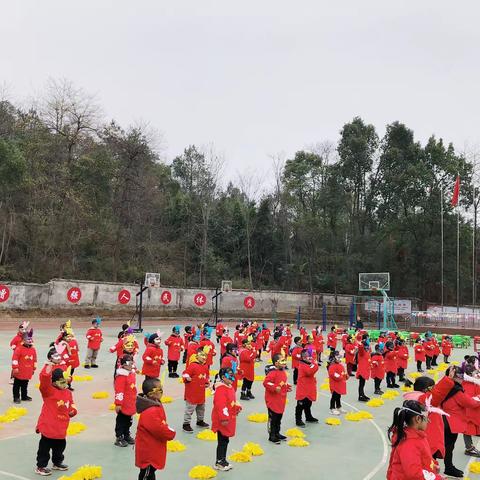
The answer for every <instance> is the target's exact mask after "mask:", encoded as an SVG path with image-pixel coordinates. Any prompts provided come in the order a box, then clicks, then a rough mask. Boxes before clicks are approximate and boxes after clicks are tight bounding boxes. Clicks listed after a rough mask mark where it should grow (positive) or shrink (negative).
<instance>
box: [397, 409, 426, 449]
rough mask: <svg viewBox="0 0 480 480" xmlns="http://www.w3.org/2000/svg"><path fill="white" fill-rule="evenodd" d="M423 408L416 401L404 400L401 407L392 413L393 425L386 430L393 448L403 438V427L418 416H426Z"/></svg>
mask: <svg viewBox="0 0 480 480" xmlns="http://www.w3.org/2000/svg"><path fill="white" fill-rule="evenodd" d="M426 414H427V413H426V410H425V406H424V405H422V404H421V403H420V402H417V401H416V400H405V401H404V402H403V405H402V406H401V407H397V408H396V409H395V410H394V411H393V423H392V425H390V428H389V429H388V439H389V440H390V442H391V443H392V447H393V448H395V447H396V446H398V444H399V443H400V442H401V441H402V440H403V439H404V438H405V436H406V434H405V427H408V426H409V425H410V424H411V423H412V420H413V419H414V418H415V417H417V416H419V415H426Z"/></svg>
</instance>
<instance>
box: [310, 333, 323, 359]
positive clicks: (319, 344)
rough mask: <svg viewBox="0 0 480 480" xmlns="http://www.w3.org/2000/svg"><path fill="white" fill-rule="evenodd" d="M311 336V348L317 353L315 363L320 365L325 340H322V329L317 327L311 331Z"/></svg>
mask: <svg viewBox="0 0 480 480" xmlns="http://www.w3.org/2000/svg"><path fill="white" fill-rule="evenodd" d="M312 335H313V338H314V342H313V346H314V347H315V350H316V351H317V356H318V357H317V361H318V364H319V365H321V364H322V353H323V345H324V343H325V340H324V339H323V335H322V329H321V328H320V326H317V327H316V328H314V329H313V330H312Z"/></svg>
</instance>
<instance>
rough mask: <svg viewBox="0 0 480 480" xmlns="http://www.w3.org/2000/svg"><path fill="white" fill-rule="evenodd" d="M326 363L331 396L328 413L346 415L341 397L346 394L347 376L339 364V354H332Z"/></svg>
mask: <svg viewBox="0 0 480 480" xmlns="http://www.w3.org/2000/svg"><path fill="white" fill-rule="evenodd" d="M328 361H329V366H328V379H329V386H330V393H331V394H332V397H331V398H330V413H331V414H332V415H340V413H346V412H345V410H343V408H342V403H341V397H342V395H346V394H347V378H348V375H347V373H346V372H345V369H344V368H343V365H342V363H341V358H340V354H339V352H337V351H335V352H332V353H331V354H330V357H329V359H328Z"/></svg>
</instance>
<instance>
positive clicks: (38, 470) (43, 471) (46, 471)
mask: <svg viewBox="0 0 480 480" xmlns="http://www.w3.org/2000/svg"><path fill="white" fill-rule="evenodd" d="M35 473H36V474H37V475H41V476H42V477H48V475H51V474H52V471H51V470H50V469H49V468H41V467H37V468H36V469H35Z"/></svg>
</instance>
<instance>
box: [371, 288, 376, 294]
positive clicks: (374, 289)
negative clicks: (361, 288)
mask: <svg viewBox="0 0 480 480" xmlns="http://www.w3.org/2000/svg"><path fill="white" fill-rule="evenodd" d="M377 292H378V288H377V287H372V289H371V293H372V295H376V294H377Z"/></svg>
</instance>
